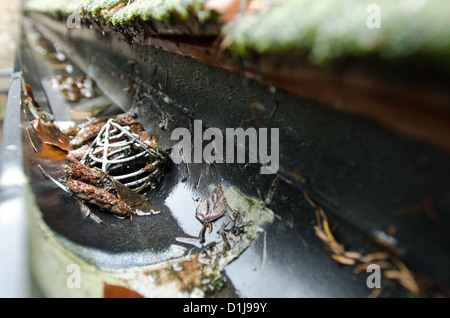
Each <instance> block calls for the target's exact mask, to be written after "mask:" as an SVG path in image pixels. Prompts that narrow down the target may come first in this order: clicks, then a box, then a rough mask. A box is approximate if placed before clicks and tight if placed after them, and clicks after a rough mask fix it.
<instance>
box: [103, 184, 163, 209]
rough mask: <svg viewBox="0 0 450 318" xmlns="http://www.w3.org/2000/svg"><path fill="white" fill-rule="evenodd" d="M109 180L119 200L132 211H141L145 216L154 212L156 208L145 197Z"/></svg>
mask: <svg viewBox="0 0 450 318" xmlns="http://www.w3.org/2000/svg"><path fill="white" fill-rule="evenodd" d="M111 179H112V180H113V181H114V187H115V189H116V191H117V196H118V197H119V199H121V200H122V201H123V202H125V203H126V204H128V205H129V206H130V207H131V208H132V209H133V210H135V211H137V212H139V211H141V212H143V213H146V214H147V213H152V212H156V208H155V207H154V206H153V205H151V204H150V202H149V201H148V200H147V198H146V197H145V196H143V195H141V194H139V193H137V192H134V191H133V190H131V189H130V188H128V187H126V186H125V185H124V184H122V183H120V182H119V181H117V180H115V179H114V178H111Z"/></svg>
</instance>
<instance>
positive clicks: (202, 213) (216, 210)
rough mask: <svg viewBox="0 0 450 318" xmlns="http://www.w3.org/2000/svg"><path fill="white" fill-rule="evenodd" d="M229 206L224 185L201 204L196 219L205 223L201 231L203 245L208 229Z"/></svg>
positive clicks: (217, 188) (219, 186)
mask: <svg viewBox="0 0 450 318" xmlns="http://www.w3.org/2000/svg"><path fill="white" fill-rule="evenodd" d="M227 207H228V204H227V200H226V198H225V194H224V193H223V190H222V185H221V184H220V183H219V184H218V185H217V187H216V188H215V189H214V191H213V192H211V194H210V195H209V197H208V198H206V200H204V201H203V202H201V203H200V204H199V206H198V207H197V210H196V212H195V217H196V218H197V219H198V220H200V222H202V223H203V228H202V230H201V231H200V242H201V243H203V241H204V238H203V233H204V231H205V229H206V227H207V226H208V225H209V224H211V222H213V221H214V220H216V219H218V218H220V217H221V216H222V215H224V213H225V211H226V210H227Z"/></svg>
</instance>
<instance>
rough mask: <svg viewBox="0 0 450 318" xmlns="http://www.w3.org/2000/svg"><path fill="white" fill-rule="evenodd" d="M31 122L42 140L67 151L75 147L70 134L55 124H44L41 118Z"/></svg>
mask: <svg viewBox="0 0 450 318" xmlns="http://www.w3.org/2000/svg"><path fill="white" fill-rule="evenodd" d="M31 124H32V126H33V128H34V130H35V131H36V132H37V134H38V136H39V138H41V140H42V142H44V143H46V144H49V145H52V146H55V147H58V148H60V149H62V150H64V151H67V152H69V151H71V150H73V149H74V148H72V146H71V145H70V138H69V136H67V135H66V134H64V133H63V132H61V130H59V128H58V127H56V126H55V125H54V124H48V125H47V124H43V123H42V122H41V119H40V118H36V119H33V121H32V122H31Z"/></svg>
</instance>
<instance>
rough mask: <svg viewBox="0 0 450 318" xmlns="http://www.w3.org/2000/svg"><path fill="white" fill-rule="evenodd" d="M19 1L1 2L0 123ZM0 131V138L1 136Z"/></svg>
mask: <svg viewBox="0 0 450 318" xmlns="http://www.w3.org/2000/svg"><path fill="white" fill-rule="evenodd" d="M19 17H20V1H19V0H8V1H6V0H3V1H2V8H1V12H0V48H1V49H0V75H1V76H0V121H1V123H3V117H4V113H5V105H6V99H7V97H8V88H9V81H10V73H11V71H12V69H13V66H14V54H15V49H16V45H17V37H18V35H19ZM1 133H2V132H1V130H0V136H1ZM0 140H1V139H0Z"/></svg>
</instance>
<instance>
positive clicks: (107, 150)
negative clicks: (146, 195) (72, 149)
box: [81, 118, 168, 192]
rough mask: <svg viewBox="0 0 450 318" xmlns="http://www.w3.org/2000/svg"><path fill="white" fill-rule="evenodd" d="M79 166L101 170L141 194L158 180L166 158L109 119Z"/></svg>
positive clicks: (128, 127) (129, 130)
mask: <svg viewBox="0 0 450 318" xmlns="http://www.w3.org/2000/svg"><path fill="white" fill-rule="evenodd" d="M81 163H82V164H84V165H86V166H87V167H90V168H93V167H97V168H100V169H101V170H102V171H103V172H105V173H106V172H107V173H109V175H110V176H111V177H113V178H115V179H116V180H117V181H120V182H121V183H123V184H124V185H125V186H127V187H129V188H130V189H132V190H134V191H136V192H140V191H142V190H143V189H146V188H148V186H150V185H152V184H153V183H154V182H155V181H157V180H158V179H159V177H160V176H161V174H162V170H163V168H164V167H165V166H166V165H167V163H168V157H167V155H166V154H164V153H161V152H159V151H158V150H156V149H154V148H152V147H151V146H150V145H149V144H147V143H145V142H144V141H143V140H141V138H140V137H139V135H138V134H136V133H132V132H131V129H130V126H126V125H124V126H122V125H120V124H119V123H117V122H116V121H115V120H114V119H112V118H111V119H109V120H108V121H107V122H106V124H105V125H104V126H103V127H102V129H101V130H100V132H99V133H98V135H97V137H96V138H95V140H94V141H93V142H92V143H91V145H90V146H89V148H88V150H87V151H86V153H85V155H84V156H83V158H82V159H81Z"/></svg>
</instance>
